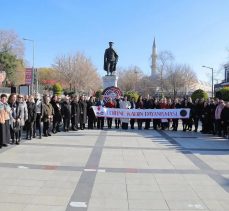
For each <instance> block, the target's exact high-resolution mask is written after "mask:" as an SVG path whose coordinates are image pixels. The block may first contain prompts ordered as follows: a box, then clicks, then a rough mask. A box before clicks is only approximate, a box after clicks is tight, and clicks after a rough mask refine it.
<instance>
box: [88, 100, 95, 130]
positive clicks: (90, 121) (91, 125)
mask: <svg viewBox="0 0 229 211" xmlns="http://www.w3.org/2000/svg"><path fill="white" fill-rule="evenodd" d="M92 106H95V101H94V98H93V97H92V96H91V97H90V98H89V100H88V101H87V117H88V129H93V128H94V121H95V113H94V111H93V108H92Z"/></svg>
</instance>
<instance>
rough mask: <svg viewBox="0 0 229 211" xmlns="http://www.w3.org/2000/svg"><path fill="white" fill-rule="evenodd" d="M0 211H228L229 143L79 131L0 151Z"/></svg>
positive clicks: (192, 136) (191, 136)
mask: <svg viewBox="0 0 229 211" xmlns="http://www.w3.org/2000/svg"><path fill="white" fill-rule="evenodd" d="M0 210H1V211H64V210H67V211H74V210H76V211H81V210H82V211H85V210H88V211H149V210H157V211H159V210H173V211H175V210H182V211H185V210H214V211H215V210H218V211H223V210H227V211H228V210H229V141H228V140H225V139H219V138H216V137H212V136H209V135H201V134H200V133H194V132H186V133H184V132H172V131H166V132H160V131H158V132H156V131H153V130H149V131H145V130H142V131H138V130H136V129H135V130H128V131H122V130H115V129H113V130H103V131H100V130H84V131H77V132H69V133H59V134H57V135H55V136H52V137H49V138H46V139H45V138H43V139H42V140H39V139H36V140H32V141H26V142H24V143H22V144H21V145H20V146H10V147H7V148H4V149H1V150H0Z"/></svg>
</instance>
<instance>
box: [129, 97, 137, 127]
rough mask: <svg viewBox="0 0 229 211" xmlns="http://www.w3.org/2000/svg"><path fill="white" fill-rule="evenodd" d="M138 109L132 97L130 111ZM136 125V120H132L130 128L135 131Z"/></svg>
mask: <svg viewBox="0 0 229 211" xmlns="http://www.w3.org/2000/svg"><path fill="white" fill-rule="evenodd" d="M135 108H136V103H135V98H134V97H132V98H131V101H130V109H135ZM134 123H135V119H130V128H131V129H134Z"/></svg>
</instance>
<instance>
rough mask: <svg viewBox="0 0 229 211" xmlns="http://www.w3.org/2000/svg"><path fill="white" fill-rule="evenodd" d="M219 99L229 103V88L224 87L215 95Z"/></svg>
mask: <svg viewBox="0 0 229 211" xmlns="http://www.w3.org/2000/svg"><path fill="white" fill-rule="evenodd" d="M215 96H216V97H217V98H219V99H222V100H225V101H229V87H224V88H222V89H220V90H219V91H217V92H216V95H215Z"/></svg>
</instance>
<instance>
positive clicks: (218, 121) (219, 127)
mask: <svg viewBox="0 0 229 211" xmlns="http://www.w3.org/2000/svg"><path fill="white" fill-rule="evenodd" d="M223 108H224V101H223V100H219V105H218V106H217V107H216V109H215V121H216V134H217V135H218V136H221V135H222V124H221V112H222V110H223Z"/></svg>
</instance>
